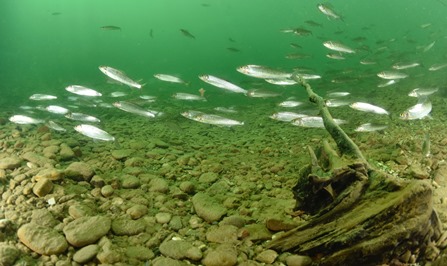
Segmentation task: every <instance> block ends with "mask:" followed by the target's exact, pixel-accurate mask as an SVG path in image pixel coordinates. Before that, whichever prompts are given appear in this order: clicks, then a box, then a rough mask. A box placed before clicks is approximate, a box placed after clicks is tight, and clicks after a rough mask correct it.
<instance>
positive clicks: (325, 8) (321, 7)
mask: <svg viewBox="0 0 447 266" xmlns="http://www.w3.org/2000/svg"><path fill="white" fill-rule="evenodd" d="M317 8H318V10H320V12H321V13H323V14H325V15H326V16H327V17H328V18H333V19H340V20H343V19H342V17H341V16H340V15H338V14H337V13H335V11H334V10H332V9H331V8H329V7H328V6H326V5H324V4H318V5H317Z"/></svg>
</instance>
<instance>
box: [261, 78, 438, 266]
mask: <svg viewBox="0 0 447 266" xmlns="http://www.w3.org/2000/svg"><path fill="white" fill-rule="evenodd" d="M292 78H293V79H295V80H296V81H298V82H299V83H300V84H301V85H302V86H304V87H305V88H306V90H307V92H308V95H309V99H310V101H311V102H313V103H316V104H317V105H318V107H319V110H320V113H321V115H322V117H323V121H324V126H325V128H326V130H327V131H328V132H329V134H330V135H331V137H332V138H333V139H334V141H335V143H336V145H337V148H338V152H337V151H336V150H334V149H333V148H332V147H331V145H330V144H329V143H328V142H327V141H323V143H322V147H321V148H320V149H318V150H316V151H314V150H313V149H312V148H310V147H309V154H310V157H311V161H312V162H311V164H310V165H308V166H306V167H304V168H303V169H302V170H301V171H300V174H299V177H298V183H297V185H296V186H295V187H294V195H295V198H296V200H297V206H296V209H297V210H300V211H304V212H306V213H308V214H310V215H311V216H310V218H309V219H308V220H307V221H306V222H304V223H303V224H301V225H299V226H298V227H296V228H294V229H292V230H290V231H288V232H286V233H283V234H282V235H279V236H278V237H276V238H275V239H274V240H272V241H271V242H270V243H269V244H268V247H269V248H273V249H277V250H280V251H283V252H284V251H290V252H294V253H297V254H300V255H307V256H310V257H311V258H312V259H313V261H314V264H315V265H377V264H382V263H386V264H393V263H395V262H398V261H399V260H400V261H401V262H405V263H406V262H409V261H411V260H413V261H417V260H425V259H434V257H436V252H435V253H433V252H434V250H433V248H434V247H433V244H432V243H433V242H434V241H436V240H437V239H438V238H439V237H440V235H441V226H440V225H441V223H440V221H439V219H438V216H437V214H436V211H435V210H434V209H433V207H432V187H431V184H430V183H429V182H428V181H422V180H408V179H402V178H396V177H393V176H390V175H388V174H387V173H385V172H383V171H381V170H379V169H375V168H374V167H372V166H371V165H370V164H369V163H368V162H367V160H366V159H365V158H364V156H363V154H362V153H361V151H360V149H359V148H358V147H357V145H356V144H355V143H354V142H353V141H352V140H351V139H350V138H349V137H348V135H347V134H346V133H345V132H344V131H343V130H342V129H341V128H340V127H339V126H338V125H337V124H336V123H334V121H333V119H332V116H331V114H330V113H329V111H328V108H327V107H326V105H325V101H324V99H323V98H322V97H320V96H318V95H317V94H315V93H314V92H313V91H312V89H311V87H310V86H309V84H307V83H306V82H305V81H304V80H302V79H301V78H300V77H299V76H297V75H293V77H292ZM435 249H436V248H435Z"/></svg>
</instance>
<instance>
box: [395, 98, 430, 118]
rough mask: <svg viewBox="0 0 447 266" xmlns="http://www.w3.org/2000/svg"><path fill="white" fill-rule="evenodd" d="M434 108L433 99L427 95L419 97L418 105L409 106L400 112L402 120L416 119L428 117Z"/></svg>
mask: <svg viewBox="0 0 447 266" xmlns="http://www.w3.org/2000/svg"><path fill="white" fill-rule="evenodd" d="M431 109H432V104H431V101H430V100H428V98H427V97H426V96H422V97H419V98H418V102H417V104H416V105H413V106H412V107H410V108H408V109H407V110H405V111H404V112H402V113H401V114H400V118H401V119H402V120H415V119H422V118H425V117H427V116H428V115H429V114H430V112H431Z"/></svg>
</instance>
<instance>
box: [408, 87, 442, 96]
mask: <svg viewBox="0 0 447 266" xmlns="http://www.w3.org/2000/svg"><path fill="white" fill-rule="evenodd" d="M437 91H438V88H416V89H414V90H412V91H410V93H408V96H410V97H420V96H428V95H432V94H433V93H435V92H437Z"/></svg>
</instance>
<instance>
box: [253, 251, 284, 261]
mask: <svg viewBox="0 0 447 266" xmlns="http://www.w3.org/2000/svg"><path fill="white" fill-rule="evenodd" d="M277 257H278V253H277V252H276V251H274V250H272V249H267V250H264V251H262V252H261V253H259V254H258V255H257V256H256V258H255V259H256V260H257V261H259V262H262V263H266V264H272V263H273V262H274V261H275V260H276V258H277Z"/></svg>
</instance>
